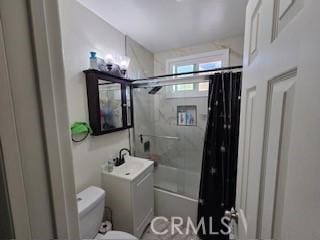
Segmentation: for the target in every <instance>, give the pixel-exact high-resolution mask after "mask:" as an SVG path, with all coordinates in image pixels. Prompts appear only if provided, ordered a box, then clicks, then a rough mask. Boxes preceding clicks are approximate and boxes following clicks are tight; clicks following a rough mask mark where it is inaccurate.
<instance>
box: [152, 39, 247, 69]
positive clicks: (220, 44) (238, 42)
mask: <svg viewBox="0 0 320 240" xmlns="http://www.w3.org/2000/svg"><path fill="white" fill-rule="evenodd" d="M243 42H244V36H243V35H237V36H234V37H230V38H226V39H221V40H216V41H212V42H209V43H204V44H199V45H194V46H190V47H185V48H178V49H171V50H168V51H163V52H158V53H155V55H154V72H155V74H156V75H158V74H165V73H166V70H167V69H166V62H167V60H169V59H172V58H179V57H185V56H188V55H193V54H199V53H205V52H210V51H216V50H221V49H226V48H229V49H230V64H229V65H230V66H235V65H242V58H243Z"/></svg>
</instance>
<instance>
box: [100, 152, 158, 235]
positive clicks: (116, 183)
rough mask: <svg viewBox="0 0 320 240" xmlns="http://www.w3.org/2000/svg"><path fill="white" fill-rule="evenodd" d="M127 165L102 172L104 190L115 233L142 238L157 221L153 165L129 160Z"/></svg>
mask: <svg viewBox="0 0 320 240" xmlns="http://www.w3.org/2000/svg"><path fill="white" fill-rule="evenodd" d="M125 164H128V165H129V166H125V165H124V166H120V167H115V169H114V171H113V172H112V173H109V172H106V171H105V170H104V171H103V172H102V188H103V189H104V190H105V191H106V206H107V207H109V208H110V209H111V210H112V216H113V217H112V218H113V227H114V229H115V230H117V231H124V232H128V233H131V234H133V235H134V236H136V237H137V238H140V237H141V236H142V234H143V232H144V230H145V229H146V227H147V226H148V225H149V224H150V222H151V221H152V219H153V217H154V191H153V182H154V180H153V162H151V161H149V160H147V159H141V158H135V157H131V156H130V157H127V158H126V163H125ZM130 164H131V166H132V167H130ZM137 171H139V172H138V173H137ZM135 172H136V173H135Z"/></svg>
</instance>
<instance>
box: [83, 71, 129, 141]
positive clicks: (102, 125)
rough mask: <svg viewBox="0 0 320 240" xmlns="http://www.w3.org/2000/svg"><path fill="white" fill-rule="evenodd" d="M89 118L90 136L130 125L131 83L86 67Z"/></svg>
mask: <svg viewBox="0 0 320 240" xmlns="http://www.w3.org/2000/svg"><path fill="white" fill-rule="evenodd" d="M84 73H85V74H86V84H87V97H88V108H89V121H90V126H91V128H92V131H93V132H92V135H94V136H100V135H103V134H107V133H112V132H117V131H122V130H125V129H129V128H132V127H133V99H132V85H131V82H130V81H129V80H128V79H125V78H122V77H118V76H115V75H112V74H109V73H106V72H101V71H98V70H91V69H90V70H86V71H84Z"/></svg>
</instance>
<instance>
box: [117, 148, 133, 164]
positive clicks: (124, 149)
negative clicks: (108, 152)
mask: <svg viewBox="0 0 320 240" xmlns="http://www.w3.org/2000/svg"><path fill="white" fill-rule="evenodd" d="M123 151H126V152H128V153H129V156H130V155H131V152H130V150H129V149H128V148H122V149H121V150H120V152H119V160H120V165H121V164H123V163H124V162H125V161H124V156H125V155H126V154H122V152H123Z"/></svg>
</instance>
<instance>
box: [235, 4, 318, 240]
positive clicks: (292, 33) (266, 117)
mask: <svg viewBox="0 0 320 240" xmlns="http://www.w3.org/2000/svg"><path fill="white" fill-rule="evenodd" d="M319 22H320V1H319V0H249V3H248V7H247V16H246V32H245V52H244V56H245V57H244V77H243V93H242V109H241V126H240V145H239V165H238V183H237V184H238V185H237V200H236V210H237V212H238V224H236V225H235V234H236V238H237V239H244V240H245V239H280V240H284V239H290V240H295V239H297V240H300V239H308V240H312V239H320V228H319V226H318V225H319V224H318V221H319V217H320V187H319V182H320V181H319V180H320V175H319V172H320V107H319V104H320V66H319V64H320V24H319Z"/></svg>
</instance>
